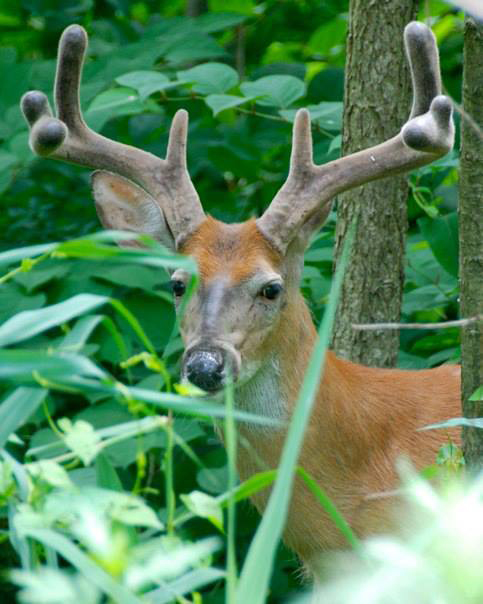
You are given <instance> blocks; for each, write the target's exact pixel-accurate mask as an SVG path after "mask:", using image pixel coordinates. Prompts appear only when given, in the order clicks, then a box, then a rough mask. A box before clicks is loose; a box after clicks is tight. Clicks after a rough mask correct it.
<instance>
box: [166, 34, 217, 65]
mask: <svg viewBox="0 0 483 604" xmlns="http://www.w3.org/2000/svg"><path fill="white" fill-rule="evenodd" d="M163 54H164V57H165V59H166V60H167V61H169V62H171V63H175V64H179V63H186V62H188V61H203V60H206V59H217V58H221V57H224V56H226V52H225V50H224V49H223V48H221V46H220V45H219V44H218V42H216V40H214V39H213V38H212V37H211V36H208V35H207V34H205V33H203V32H201V31H191V32H190V33H189V34H180V35H177V36H173V37H172V38H171V39H170V40H169V41H168V42H167V44H166V47H165V48H164V49H163Z"/></svg>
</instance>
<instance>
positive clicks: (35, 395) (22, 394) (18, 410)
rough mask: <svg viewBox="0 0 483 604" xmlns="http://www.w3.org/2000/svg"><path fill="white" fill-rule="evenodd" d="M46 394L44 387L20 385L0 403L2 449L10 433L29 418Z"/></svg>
mask: <svg viewBox="0 0 483 604" xmlns="http://www.w3.org/2000/svg"><path fill="white" fill-rule="evenodd" d="M46 395H47V390H44V389H43V388H24V387H20V388H17V389H16V390H14V391H13V392H12V393H11V394H10V396H8V397H7V398H6V399H4V400H3V401H2V402H1V403H0V449H2V448H3V447H4V445H5V443H6V442H7V439H8V437H9V436H10V434H12V433H13V432H15V430H17V428H20V426H22V425H23V424H24V423H25V422H26V421H27V420H28V418H29V417H30V416H31V415H32V413H33V412H34V411H35V410H36V409H37V407H38V406H39V405H40V404H41V403H42V402H43V401H44V399H45V397H46Z"/></svg>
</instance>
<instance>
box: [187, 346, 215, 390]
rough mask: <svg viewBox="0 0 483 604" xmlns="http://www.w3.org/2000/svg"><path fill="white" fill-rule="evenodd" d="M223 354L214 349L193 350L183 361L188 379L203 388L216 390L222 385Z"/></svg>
mask: <svg viewBox="0 0 483 604" xmlns="http://www.w3.org/2000/svg"><path fill="white" fill-rule="evenodd" d="M223 366H224V359H223V355H222V354H221V353H220V352H218V351H216V350H194V351H193V352H191V353H190V354H189V356H188V358H187V359H186V361H185V367H184V370H185V374H186V377H187V378H188V380H189V381H190V382H191V383H192V384H194V385H195V386H198V388H201V389H202V390H205V391H206V392H216V391H217V390H219V389H220V388H221V387H222V385H223Z"/></svg>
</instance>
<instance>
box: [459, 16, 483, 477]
mask: <svg viewBox="0 0 483 604" xmlns="http://www.w3.org/2000/svg"><path fill="white" fill-rule="evenodd" d="M482 57H483V24H482V23H480V24H477V23H476V22H475V20H474V19H472V18H470V17H467V18H466V20H465V36H464V68H463V108H464V112H465V114H466V115H467V116H468V118H467V119H465V117H463V120H462V128H461V172H460V199H459V241H460V286H461V316H463V317H473V316H476V315H478V314H482V313H483V212H482V200H483V169H482V163H481V162H482V158H483V138H482V130H483V103H482V99H483V61H482ZM469 120H471V122H470V121H469ZM472 122H473V123H472ZM461 355H462V386H461V398H462V403H463V415H464V416H465V417H482V416H483V401H470V400H468V399H469V397H470V396H471V395H472V394H473V392H474V391H475V390H476V389H477V388H478V387H479V386H480V385H481V384H482V383H483V326H482V324H481V321H480V322H479V323H472V324H471V325H469V326H468V327H465V328H464V329H463V330H462V333H461ZM463 449H464V454H465V459H466V462H467V463H468V464H469V466H470V467H472V469H474V470H478V469H483V430H481V429H478V428H464V429H463Z"/></svg>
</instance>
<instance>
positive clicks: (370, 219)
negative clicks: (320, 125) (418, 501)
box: [332, 0, 418, 367]
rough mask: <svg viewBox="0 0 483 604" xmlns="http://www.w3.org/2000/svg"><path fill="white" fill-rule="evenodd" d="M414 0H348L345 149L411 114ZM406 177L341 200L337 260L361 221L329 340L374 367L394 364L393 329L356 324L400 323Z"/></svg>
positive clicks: (379, 135) (386, 132)
mask: <svg viewBox="0 0 483 604" xmlns="http://www.w3.org/2000/svg"><path fill="white" fill-rule="evenodd" d="M417 5H418V2H417V0H377V1H376V0H351V3H350V14H349V31H348V36H347V58H346V67H345V90H344V97H345V98H344V120H343V141H342V151H343V154H344V155H347V154H349V153H353V152H355V151H359V150H360V149H363V148H365V147H369V146H371V145H374V144H376V143H380V142H382V141H384V140H386V139H388V138H390V137H392V136H394V135H395V134H397V133H398V132H399V130H400V129H401V126H402V125H403V123H404V122H405V121H406V120H407V118H408V115H409V111H410V104H411V92H410V77H409V69H408V66H407V61H406V57H405V54H404V44H403V30H404V26H405V25H406V24H407V23H408V22H409V21H411V20H412V19H414V18H415V17H416V13H417ZM407 195H408V185H407V177H405V176H397V177H393V178H390V179H384V180H383V181H380V182H375V183H370V184H367V185H364V186H363V187H358V188H357V189H354V190H352V191H348V192H346V193H344V194H343V195H340V196H339V198H338V206H337V214H338V216H337V230H336V249H335V258H336V263H337V261H338V260H339V259H340V254H341V252H342V247H343V245H342V244H343V241H344V238H345V235H346V233H347V229H348V227H349V225H350V224H352V222H353V221H354V220H355V219H357V229H356V235H355V240H354V244H353V249H352V254H351V259H350V262H349V266H348V269H347V271H346V275H345V278H344V283H343V286H342V292H341V297H340V301H339V308H338V311H337V316H336V322H335V329H334V335H333V339H332V346H333V348H334V350H335V352H336V353H337V354H338V355H339V356H341V357H344V358H346V359H350V360H352V361H357V362H360V363H364V364H366V365H370V366H374V367H391V366H394V365H395V364H396V359H397V354H398V349H399V334H398V331H395V330H386V331H382V330H380V331H355V330H353V329H352V327H351V325H352V323H374V322H387V321H391V322H392V321H399V317H400V312H401V298H402V290H403V284H404V266H403V262H404V246H405V237H406V229H407V211H406V202H407Z"/></svg>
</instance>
